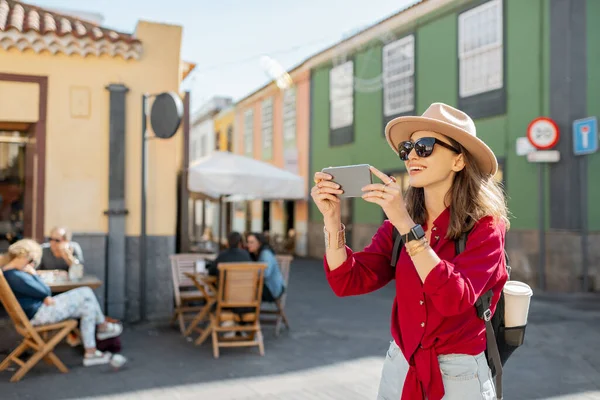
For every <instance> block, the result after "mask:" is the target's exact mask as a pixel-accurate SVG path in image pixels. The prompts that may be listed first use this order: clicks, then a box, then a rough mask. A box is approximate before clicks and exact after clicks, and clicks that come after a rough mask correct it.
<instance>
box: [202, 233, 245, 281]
mask: <svg viewBox="0 0 600 400" xmlns="http://www.w3.org/2000/svg"><path fill="white" fill-rule="evenodd" d="M225 262H252V258H251V257H250V253H248V251H246V249H244V242H243V238H242V235H241V234H240V233H239V232H231V233H230V234H229V235H227V248H226V249H225V250H223V251H222V252H220V253H219V255H218V256H217V258H215V260H214V261H212V262H211V263H210V264H209V265H208V274H209V275H212V276H219V270H218V268H217V267H218V265H219V263H225Z"/></svg>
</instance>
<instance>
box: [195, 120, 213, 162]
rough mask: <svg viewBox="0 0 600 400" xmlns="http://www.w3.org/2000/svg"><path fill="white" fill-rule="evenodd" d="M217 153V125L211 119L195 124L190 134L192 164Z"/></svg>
mask: <svg viewBox="0 0 600 400" xmlns="http://www.w3.org/2000/svg"><path fill="white" fill-rule="evenodd" d="M213 151H215V125H214V121H213V120H212V119H211V118H209V119H206V120H204V121H202V122H199V123H197V124H195V125H194V126H193V127H192V129H191V132H190V164H192V163H193V162H195V161H197V160H199V159H200V158H202V157H206V156H208V155H209V154H211V153H212V152H213Z"/></svg>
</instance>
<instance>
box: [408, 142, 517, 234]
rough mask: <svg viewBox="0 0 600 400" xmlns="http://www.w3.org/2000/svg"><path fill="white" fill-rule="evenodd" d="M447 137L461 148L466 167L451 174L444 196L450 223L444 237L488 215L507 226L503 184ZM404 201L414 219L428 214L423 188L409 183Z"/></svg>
mask: <svg viewBox="0 0 600 400" xmlns="http://www.w3.org/2000/svg"><path fill="white" fill-rule="evenodd" d="M447 139H448V140H450V141H451V142H452V144H453V145H454V146H456V147H457V148H460V150H461V153H462V155H463V157H464V161H465V167H464V168H463V169H462V170H461V171H459V172H457V173H456V175H455V176H454V181H453V182H452V187H451V188H450V190H449V191H448V193H446V198H445V199H444V203H445V204H446V205H447V206H450V224H449V226H448V232H446V237H447V238H448V239H453V240H454V239H458V238H459V237H460V236H461V234H462V233H463V232H467V231H469V230H471V229H472V228H473V225H475V223H476V222H477V221H479V220H480V219H481V218H483V217H487V216H491V217H493V218H494V219H495V220H502V221H504V223H505V224H506V229H507V230H508V228H509V227H510V221H509V219H508V208H507V206H506V199H505V196H504V188H503V187H502V184H500V183H499V182H497V181H496V180H495V179H494V177H492V176H488V175H486V174H484V173H483V172H482V171H481V169H480V168H479V166H478V165H477V163H476V161H475V158H473V156H472V155H471V154H470V153H469V152H468V151H467V150H466V149H465V148H464V147H462V146H461V145H460V144H459V143H457V142H456V141H454V140H452V139H450V138H447ZM405 201H406V208H407V209H408V213H409V214H410V216H411V218H412V219H413V221H415V222H416V223H417V224H421V225H423V224H425V223H426V222H427V218H428V215H427V209H426V208H425V191H424V190H423V188H414V187H409V188H408V190H407V192H406V195H405Z"/></svg>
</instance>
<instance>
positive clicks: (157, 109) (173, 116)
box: [139, 92, 183, 321]
mask: <svg viewBox="0 0 600 400" xmlns="http://www.w3.org/2000/svg"><path fill="white" fill-rule="evenodd" d="M151 98H153V99H154V102H153V103H152V108H151V109H150V114H148V100H149V99H151ZM148 116H150V125H151V127H152V131H153V132H154V136H152V137H150V136H149V135H148V132H147V130H148V127H147V124H148ZM182 117H183V102H182V101H181V98H180V97H179V95H178V94H177V93H174V92H163V93H157V94H147V93H144V94H143V95H142V176H141V178H142V182H141V187H142V190H141V207H140V213H141V215H140V217H141V226H140V249H139V250H140V320H142V321H145V320H146V317H147V309H146V279H147V273H146V272H147V271H146V266H147V261H148V260H147V232H146V196H147V193H146V188H147V185H148V173H147V165H146V163H147V161H146V158H147V146H148V140H150V139H169V138H171V137H173V135H175V133H176V132H177V129H179V125H180V124H181V120H182Z"/></svg>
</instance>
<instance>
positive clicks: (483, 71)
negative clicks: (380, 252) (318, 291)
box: [308, 0, 600, 291]
mask: <svg viewBox="0 0 600 400" xmlns="http://www.w3.org/2000/svg"><path fill="white" fill-rule="evenodd" d="M598 18H600V3H599V2H596V1H594V0H587V1H578V0H531V1H521V0H487V1H480V0H478V1H472V0H424V1H421V2H418V3H417V4H415V5H413V6H411V7H409V8H408V9H406V10H403V11H401V12H399V13H398V14H396V15H394V16H392V17H390V18H388V19H386V20H384V21H382V22H380V23H378V24H377V25H374V26H372V27H370V28H368V29H366V30H365V31H363V32H361V33H359V34H357V35H356V36H354V37H352V38H349V39H348V40H345V41H343V42H341V43H339V44H338V45H336V46H334V47H332V48H330V49H328V50H326V51H324V52H323V53H320V54H318V55H316V56H314V57H313V58H312V61H310V62H311V63H312V64H313V65H312V66H311V106H310V117H311V135H310V138H311V141H310V174H311V175H312V174H314V172H315V171H318V170H320V169H322V168H323V167H328V166H331V165H350V164H357V163H369V164H372V165H374V166H376V167H377V168H379V169H380V170H382V171H385V172H387V173H389V174H394V175H396V176H397V178H398V179H399V181H401V182H403V183H404V186H406V184H407V182H406V176H405V175H406V173H405V169H404V166H403V163H402V162H400V161H399V160H398V158H397V156H396V155H395V154H394V153H393V152H392V151H391V150H390V149H389V146H388V144H387V142H386V141H385V138H384V134H383V132H384V127H385V124H386V123H387V122H388V121H389V120H391V119H392V118H394V117H397V116H401V115H419V114H421V113H423V112H424V111H425V110H426V109H427V107H428V106H429V105H430V104H431V103H432V102H444V103H447V104H450V105H452V106H455V107H457V108H460V109H462V110H464V111H465V112H467V113H468V114H469V115H471V116H472V117H473V118H474V120H475V123H476V126H477V133H478V136H480V137H481V138H482V139H483V140H484V141H485V142H486V143H487V144H488V145H489V146H490V147H491V148H492V150H493V151H494V152H495V154H496V156H497V158H498V160H499V164H500V171H499V174H498V175H497V177H496V178H497V179H499V180H501V181H503V182H504V184H505V189H506V191H507V196H508V205H509V208H510V211H511V213H512V218H511V223H512V227H511V230H510V232H509V233H508V236H507V250H508V253H509V255H510V257H511V263H512V266H513V278H514V279H520V280H524V281H527V282H529V283H531V284H532V285H534V286H538V282H540V278H541V277H544V275H545V285H543V284H542V286H545V289H548V290H560V291H574V290H581V279H582V276H583V275H582V270H583V263H582V258H583V257H582V254H583V252H584V250H585V246H584V245H583V244H584V240H583V239H582V234H584V235H587V243H588V252H587V254H588V256H587V263H588V266H589V272H590V275H591V278H590V281H591V282H592V285H593V284H595V286H596V289H597V290H600V287H599V285H600V281H598V280H597V278H596V277H597V276H598V273H599V272H600V271H598V266H599V265H600V250H599V249H600V211H599V210H598V208H597V207H594V206H593V205H594V204H596V203H597V202H598V201H600V186H598V185H593V184H592V183H593V181H594V175H593V173H592V171H599V170H600V154H597V153H596V154H591V155H586V156H575V155H574V154H573V138H572V128H571V126H572V123H573V121H574V120H576V119H579V118H584V117H588V116H599V115H600V92H599V91H598V90H597V88H599V87H600V50H599V49H600V31H599V28H598V24H596V23H595V22H594V21H596V20H597V19H598ZM539 116H547V117H550V118H552V119H554V121H555V122H556V123H557V125H558V127H559V129H560V131H561V138H560V141H559V143H558V145H557V147H556V149H557V150H559V151H560V153H561V159H560V162H557V163H552V164H550V165H544V166H542V167H540V165H539V164H537V163H531V162H528V161H527V159H526V157H524V156H521V155H517V153H516V142H517V139H518V138H521V137H524V136H526V132H527V127H528V125H529V123H530V122H531V121H532V120H533V119H534V118H536V117H539ZM585 171H588V172H587V173H586V172H585ZM540 177H541V178H542V180H543V184H542V185H541V186H540V183H539V182H540ZM540 187H541V188H542V189H543V190H542V197H541V198H540V197H539V192H540ZM540 210H542V213H540ZM544 210H545V211H544ZM343 219H344V223H345V224H346V226H347V230H348V233H349V234H348V238H349V239H348V240H349V243H350V245H351V246H353V248H355V249H359V248H362V247H363V246H365V245H366V244H367V243H368V242H369V241H370V239H371V236H372V235H373V234H374V232H375V230H376V229H377V227H378V226H379V225H380V224H381V223H382V221H383V219H384V215H383V213H382V212H381V209H380V208H379V207H377V206H376V205H373V204H370V203H367V202H364V201H362V200H361V199H355V200H347V201H346V202H345V204H344V205H343ZM540 221H544V225H545V229H544V232H545V236H544V239H545V246H544V245H543V244H544V241H540V240H539V236H540V235H539V231H538V227H539V226H540ZM322 229H323V225H322V217H321V215H320V214H319V212H318V210H317V209H316V207H315V206H314V203H311V209H310V223H309V236H308V237H309V249H310V252H309V254H310V255H311V256H316V257H320V256H322V255H323V251H324V244H323V240H322ZM586 230H589V233H587V234H586V233H585V231H586ZM540 243H542V249H544V248H545V251H544V254H545V268H544V269H541V268H540V254H541V251H540V247H541V246H540ZM540 271H542V272H541V275H540ZM594 281H595V283H593V282H594Z"/></svg>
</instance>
